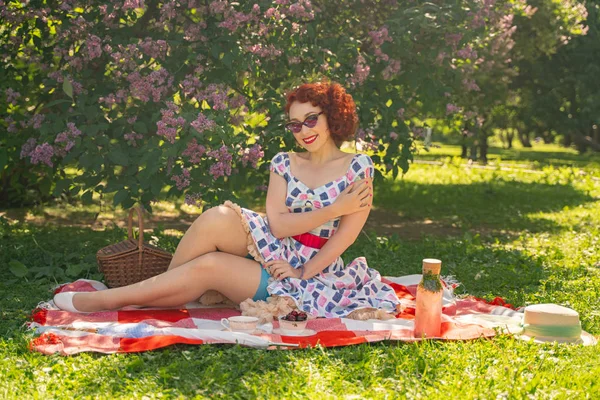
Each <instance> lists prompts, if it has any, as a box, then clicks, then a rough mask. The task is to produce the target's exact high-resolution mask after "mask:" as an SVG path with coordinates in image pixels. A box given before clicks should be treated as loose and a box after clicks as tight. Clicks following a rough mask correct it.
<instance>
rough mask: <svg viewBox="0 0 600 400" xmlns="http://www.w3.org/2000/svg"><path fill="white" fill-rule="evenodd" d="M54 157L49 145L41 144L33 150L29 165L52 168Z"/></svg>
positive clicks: (52, 149)
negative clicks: (41, 164)
mask: <svg viewBox="0 0 600 400" xmlns="http://www.w3.org/2000/svg"><path fill="white" fill-rule="evenodd" d="M53 155H54V148H53V147H52V145H50V144H49V143H43V144H41V145H37V146H36V147H35V149H34V150H33V151H32V152H31V154H30V157H31V163H32V164H36V165H37V164H39V163H41V162H42V163H44V164H46V165H47V166H49V167H52V166H53V165H54V164H52V156H53Z"/></svg>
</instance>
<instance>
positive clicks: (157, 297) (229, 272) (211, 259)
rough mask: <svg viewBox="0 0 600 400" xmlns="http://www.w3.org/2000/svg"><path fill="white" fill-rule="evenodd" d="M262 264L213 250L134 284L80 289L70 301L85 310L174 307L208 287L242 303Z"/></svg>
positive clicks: (257, 280)
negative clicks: (86, 289)
mask: <svg viewBox="0 0 600 400" xmlns="http://www.w3.org/2000/svg"><path fill="white" fill-rule="evenodd" d="M261 268H262V267H261V266H260V264H259V263H258V262H256V261H252V260H249V259H247V258H243V257H239V256H235V255H232V254H228V253H222V252H212V253H208V254H204V255H202V256H200V257H197V258H195V259H193V260H191V261H188V262H186V263H185V264H183V265H181V266H180V267H178V268H174V269H172V270H169V271H166V272H164V273H162V274H160V275H157V276H155V277H152V278H149V279H146V280H144V281H142V282H138V283H134V284H133V285H128V286H123V287H119V288H113V289H107V290H100V291H98V292H90V293H79V294H77V295H75V296H74V297H73V305H74V306H75V308H76V309H78V310H80V311H84V312H92V311H101V310H115V309H119V308H122V307H125V306H149V307H176V306H182V305H184V304H186V303H188V302H190V301H194V300H195V299H197V298H198V297H200V296H201V295H202V294H203V293H204V292H206V291H207V290H217V291H219V292H220V293H222V294H223V295H225V296H226V297H227V298H229V299H231V300H232V301H234V302H235V303H241V302H242V301H244V300H246V299H248V298H251V297H252V296H254V294H255V293H256V290H257V289H258V285H259V284H260V278H261Z"/></svg>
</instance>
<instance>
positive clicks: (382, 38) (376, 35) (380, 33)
mask: <svg viewBox="0 0 600 400" xmlns="http://www.w3.org/2000/svg"><path fill="white" fill-rule="evenodd" d="M369 36H370V37H371V41H372V42H373V44H374V45H375V46H376V47H379V46H381V45H382V44H383V43H385V42H391V41H392V38H391V37H390V36H389V34H388V29H387V27H385V26H383V27H382V28H381V29H379V30H377V31H371V32H369Z"/></svg>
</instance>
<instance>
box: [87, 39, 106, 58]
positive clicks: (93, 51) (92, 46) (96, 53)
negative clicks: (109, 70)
mask: <svg viewBox="0 0 600 400" xmlns="http://www.w3.org/2000/svg"><path fill="white" fill-rule="evenodd" d="M85 45H86V47H87V57H88V59H89V60H93V59H94V58H98V57H100V56H101V55H102V39H100V38H99V37H98V36H96V35H90V36H89V37H88V38H87V40H86V41H85Z"/></svg>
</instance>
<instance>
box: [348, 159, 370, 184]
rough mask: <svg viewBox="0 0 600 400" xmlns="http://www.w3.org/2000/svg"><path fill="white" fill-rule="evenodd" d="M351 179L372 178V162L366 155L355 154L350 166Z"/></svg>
mask: <svg viewBox="0 0 600 400" xmlns="http://www.w3.org/2000/svg"><path fill="white" fill-rule="evenodd" d="M350 170H351V171H352V176H353V179H352V180H354V179H364V178H372V177H373V173H374V172H375V171H374V167H373V160H371V157H369V155H367V154H363V153H357V154H355V155H354V157H353V158H352V163H351V164H350Z"/></svg>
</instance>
